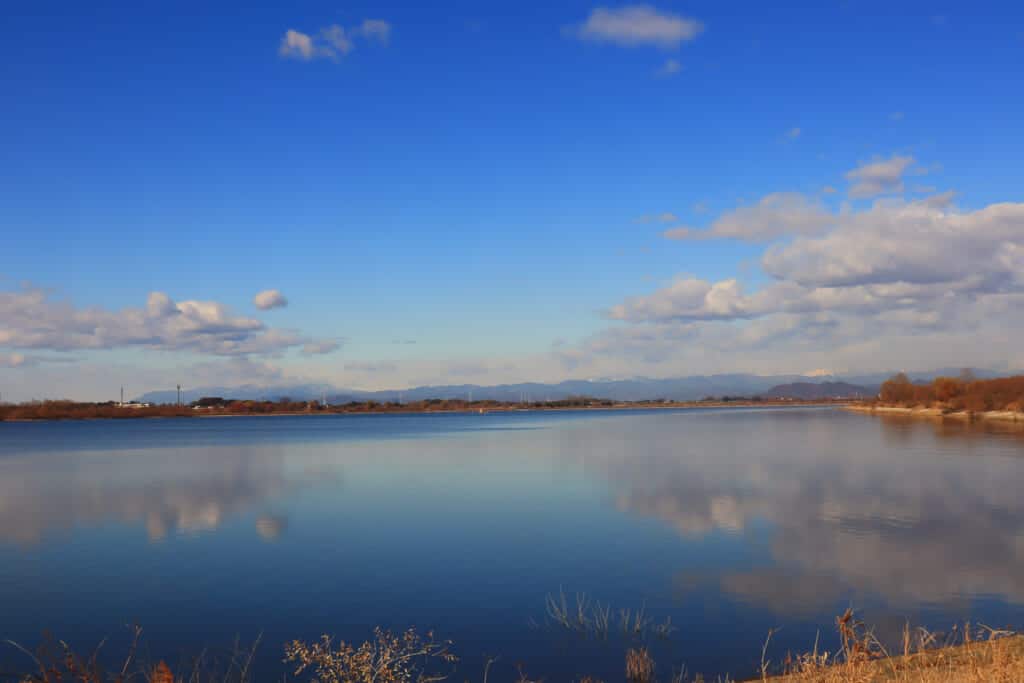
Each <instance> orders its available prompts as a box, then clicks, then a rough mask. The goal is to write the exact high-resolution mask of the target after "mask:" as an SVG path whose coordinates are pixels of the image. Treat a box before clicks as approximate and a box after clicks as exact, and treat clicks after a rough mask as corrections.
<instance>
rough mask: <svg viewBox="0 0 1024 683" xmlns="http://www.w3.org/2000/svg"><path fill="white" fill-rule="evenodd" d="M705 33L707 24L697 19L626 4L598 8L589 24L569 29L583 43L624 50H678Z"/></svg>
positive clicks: (591, 16)
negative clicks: (603, 44)
mask: <svg viewBox="0 0 1024 683" xmlns="http://www.w3.org/2000/svg"><path fill="white" fill-rule="evenodd" d="M703 30H704V25H703V24H702V23H701V22H700V21H698V20H696V19H691V18H689V17H684V16H682V15H680V14H674V13H672V12H663V11H660V10H658V9H656V8H654V7H652V6H650V5H626V6H625V7H620V8H617V9H610V8H607V7H598V8H595V9H594V10H592V11H591V13H590V15H589V16H588V17H587V19H586V21H584V22H583V23H582V24H580V25H578V26H573V27H571V28H570V29H568V33H570V34H571V35H574V36H575V37H577V38H579V39H580V40H585V41H590V42H595V43H608V44H612V45H618V46H621V47H657V48H661V49H675V48H678V47H679V46H680V45H681V44H682V43H685V42H689V41H691V40H693V39H694V38H696V37H697V36H698V35H700V33H701V32H702V31H703Z"/></svg>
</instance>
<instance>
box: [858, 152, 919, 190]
mask: <svg viewBox="0 0 1024 683" xmlns="http://www.w3.org/2000/svg"><path fill="white" fill-rule="evenodd" d="M913 164H914V157H911V156H899V155H893V156H892V157H890V158H889V159H877V160H875V161H871V162H868V163H865V164H861V165H860V166H858V167H857V168H855V169H853V170H852V171H849V172H847V174H846V179H847V180H849V181H850V182H851V183H853V185H852V187H850V196H851V197H853V198H855V199H863V198H867V197H877V196H878V195H881V194H896V193H900V192H903V189H904V186H903V176H904V175H905V174H906V173H907V170H908V169H909V168H910V167H911V166H912V165H913Z"/></svg>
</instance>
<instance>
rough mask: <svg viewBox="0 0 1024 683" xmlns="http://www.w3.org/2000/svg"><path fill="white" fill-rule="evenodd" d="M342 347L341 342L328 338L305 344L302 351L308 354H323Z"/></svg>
mask: <svg viewBox="0 0 1024 683" xmlns="http://www.w3.org/2000/svg"><path fill="white" fill-rule="evenodd" d="M340 348H341V342H340V341H337V340H334V339H328V340H324V341H315V342H309V343H307V344H303V346H302V353H303V355H306V356H323V355H326V354H328V353H334V352H335V351H337V350H338V349H340Z"/></svg>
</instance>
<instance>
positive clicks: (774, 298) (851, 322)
mask: <svg viewBox="0 0 1024 683" xmlns="http://www.w3.org/2000/svg"><path fill="white" fill-rule="evenodd" d="M901 165H903V164H902V162H901ZM903 166H904V167H905V165H903ZM880 175H884V174H879V173H876V174H874V175H872V174H866V176H871V177H873V178H876V179H877V177H879V176H880ZM898 176H899V173H896V174H889V175H888V176H887V177H889V178H892V177H898ZM889 182H890V184H891V181H889ZM781 197H784V198H783V199H780V195H773V196H771V199H769V198H766V200H762V201H761V202H759V203H758V205H755V206H752V207H741V208H739V209H735V210H733V211H731V212H729V213H727V214H725V215H723V216H722V217H720V218H719V219H718V220H717V221H715V222H714V223H713V224H712V227H711V228H709V229H707V230H693V229H690V228H686V227H678V228H673V229H672V230H670V231H668V232H667V236H670V237H675V238H677V239H692V238H698V237H706V236H734V237H741V238H747V239H752V238H755V237H756V238H761V239H769V238H778V239H779V240H782V241H781V242H779V243H777V244H775V245H774V246H772V247H769V248H768V249H767V250H766V251H765V252H764V253H763V255H762V258H761V267H762V269H763V271H764V272H765V273H766V274H767V275H769V276H771V277H772V278H773V281H771V282H769V283H768V284H766V285H763V286H761V287H760V288H758V289H756V290H754V291H751V292H749V293H747V292H744V291H743V287H742V286H741V284H740V282H739V281H738V280H736V279H732V278H727V279H723V280H720V281H717V282H713V281H708V280H701V279H697V278H693V277H680V278H679V279H677V280H676V281H674V282H672V283H671V284H669V285H668V286H665V287H663V288H661V289H658V290H655V291H653V292H650V293H648V294H645V295H641V296H634V297H630V298H628V299H625V300H624V301H622V302H621V303H619V304H618V305H615V306H613V307H612V308H611V309H609V311H608V313H607V315H608V317H609V318H611V319H613V320H619V321H623V322H625V323H629V326H627V327H625V328H612V330H609V331H606V332H605V333H602V334H601V335H599V337H601V338H604V339H616V340H621V339H629V340H631V341H632V343H631V344H628V345H627V344H621V343H620V344H618V345H617V346H616V348H617V349H618V352H619V353H620V357H619V359H618V360H619V362H620V363H626V362H631V363H632V364H633V365H632V367H633V371H634V372H640V371H642V370H643V369H644V368H645V364H646V363H648V361H649V359H650V358H652V357H655V356H657V357H659V358H660V359H661V360H660V361H659V367H661V368H663V369H667V368H668V367H676V368H680V367H686V364H687V363H697V364H698V367H699V368H700V369H701V370H702V371H707V370H708V369H709V368H710V367H713V366H714V365H717V366H718V367H723V366H724V367H725V368H727V369H733V370H738V369H739V368H740V367H743V368H745V369H747V370H751V369H754V368H755V367H757V366H761V367H765V366H767V367H768V368H770V370H771V371H774V372H778V371H780V369H781V368H780V364H783V366H782V367H785V366H787V365H788V367H790V368H791V369H792V371H797V372H802V371H804V368H806V367H808V366H810V367H814V365H811V363H816V364H820V365H821V366H822V367H835V366H837V365H840V366H842V367H846V368H855V367H859V368H861V369H873V370H877V369H880V368H879V367H878V360H877V359H878V358H879V357H880V355H881V356H884V358H885V361H886V364H889V365H890V367H894V366H895V367H899V366H901V365H902V366H905V367H915V368H921V369H928V368H929V367H940V366H942V365H955V364H964V363H968V364H976V365H979V366H986V365H988V366H992V365H996V364H998V365H1001V366H1005V364H1007V363H1009V364H1010V366H1011V367H1013V366H1015V365H1020V364H1022V363H1024V354H1022V353H1020V352H1019V351H1018V350H1016V349H1015V348H1014V343H1013V342H1014V340H1015V339H1019V338H1020V337H1021V336H1022V335H1024V320H1022V319H1021V318H1020V315H1019V312H1020V311H1021V310H1024V203H1010V202H1007V203H1000V204H991V205H988V206H984V207H982V208H979V209H976V210H970V211H967V210H961V209H959V208H958V207H956V206H955V205H954V204H953V197H954V194H953V193H952V192H946V193H942V194H937V195H933V196H929V197H925V198H923V199H920V200H916V201H907V200H904V199H886V200H878V201H876V202H875V203H874V204H873V205H871V206H869V207H867V208H864V209H855V208H851V207H849V206H844V207H842V208H840V209H838V210H829V209H826V208H825V207H824V206H821V205H817V204H814V203H811V202H809V201H808V200H806V199H804V198H802V197H801V196H800V195H781ZM794 215H796V216H797V217H798V218H797V219H794V218H793V216H794ZM673 326H685V327H686V329H687V330H688V334H690V335H691V340H692V341H691V343H689V344H686V345H683V346H680V345H678V344H673V343H666V342H664V341H660V340H661V339H662V337H663V336H664V335H666V334H668V333H667V332H666V331H667V330H670V329H676V328H675V327H673ZM636 328H643V329H646V330H647V332H646V333H644V334H639V333H634V332H630V333H629V334H628V335H627V334H626V333H625V332H623V330H635V329H636ZM616 329H618V331H617V332H616V333H615V335H614V336H611V334H612V331H613V330H616ZM982 339H983V340H984V343H981V344H979V343H978V340H982ZM695 349H700V350H701V351H700V353H701V354H703V355H698V354H697V352H696V351H695ZM559 357H560V358H562V359H567V367H568V366H569V365H571V367H572V368H573V369H575V370H579V371H583V370H584V369H586V370H589V371H591V372H594V371H595V369H596V368H597V367H599V366H601V367H603V366H605V365H606V361H608V360H609V358H608V355H607V354H606V353H603V352H601V351H600V350H599V347H598V346H597V345H595V343H594V341H593V340H589V341H585V342H584V343H581V344H579V345H576V346H569V347H564V348H562V349H559ZM713 358H714V359H717V360H713ZM816 361H817V362H816ZM730 363H731V364H732V365H731V366H730ZM647 367H650V366H647ZM689 367H691V368H692V367H693V366H692V365H690V366H689ZM664 371H665V370H663V372H664Z"/></svg>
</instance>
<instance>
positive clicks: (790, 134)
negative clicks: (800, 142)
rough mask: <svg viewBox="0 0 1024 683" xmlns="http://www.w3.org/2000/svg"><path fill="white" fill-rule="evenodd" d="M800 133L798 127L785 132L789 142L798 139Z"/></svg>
mask: <svg viewBox="0 0 1024 683" xmlns="http://www.w3.org/2000/svg"><path fill="white" fill-rule="evenodd" d="M802 132H803V131H801V130H800V127H799V126H794V127H792V128H790V129H789V130H787V131H786V138H787V139H789V140H796V139H797V138H798V137H800V134H801V133H802Z"/></svg>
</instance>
